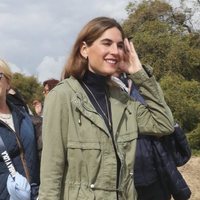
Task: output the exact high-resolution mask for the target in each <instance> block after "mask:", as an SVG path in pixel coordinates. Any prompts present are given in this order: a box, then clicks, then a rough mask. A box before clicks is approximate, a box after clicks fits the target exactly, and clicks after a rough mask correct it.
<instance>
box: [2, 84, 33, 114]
mask: <svg viewBox="0 0 200 200" xmlns="http://www.w3.org/2000/svg"><path fill="white" fill-rule="evenodd" d="M6 98H7V100H8V101H10V102H12V103H13V104H15V105H16V106H19V107H20V108H21V109H24V110H25V111H26V112H27V113H28V114H30V113H31V111H30V109H29V107H28V105H27V104H26V103H25V101H24V99H23V97H22V95H21V94H20V92H19V91H18V89H16V88H12V87H11V88H10V89H9V91H8V93H7V97H6Z"/></svg>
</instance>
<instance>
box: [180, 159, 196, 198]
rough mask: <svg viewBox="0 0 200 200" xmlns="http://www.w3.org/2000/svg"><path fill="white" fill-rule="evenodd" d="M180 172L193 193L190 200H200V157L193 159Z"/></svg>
mask: <svg viewBox="0 0 200 200" xmlns="http://www.w3.org/2000/svg"><path fill="white" fill-rule="evenodd" d="M179 170H180V172H181V174H182V176H183V177H184V178H185V180H186V182H187V184H188V185H189V187H190V190H191V191H192V195H191V198H190V200H200V157H192V158H191V159H190V160H189V161H188V163H186V164H185V165H184V166H183V167H180V168H179Z"/></svg>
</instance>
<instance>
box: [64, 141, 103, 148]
mask: <svg viewBox="0 0 200 200" xmlns="http://www.w3.org/2000/svg"><path fill="white" fill-rule="evenodd" d="M67 148H68V149H83V150H100V149H101V148H100V144H99V142H73V141H69V142H68V145H67Z"/></svg>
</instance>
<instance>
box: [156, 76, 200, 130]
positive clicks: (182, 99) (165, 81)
mask: <svg viewBox="0 0 200 200" xmlns="http://www.w3.org/2000/svg"><path fill="white" fill-rule="evenodd" d="M160 84H161V87H162V89H163V91H164V93H165V99H166V101H167V103H168V104H169V106H170V108H171V110H172V112H173V115H174V118H175V120H176V121H177V122H178V123H180V125H181V126H182V127H183V128H184V129H185V130H186V131H187V132H189V131H192V130H193V129H195V128H196V126H197V124H198V123H200V101H199V99H200V83H199V82H198V81H194V80H192V81H187V80H185V79H184V78H183V77H182V76H181V75H176V74H172V73H169V74H167V75H165V76H164V77H163V78H162V79H161V81H160Z"/></svg>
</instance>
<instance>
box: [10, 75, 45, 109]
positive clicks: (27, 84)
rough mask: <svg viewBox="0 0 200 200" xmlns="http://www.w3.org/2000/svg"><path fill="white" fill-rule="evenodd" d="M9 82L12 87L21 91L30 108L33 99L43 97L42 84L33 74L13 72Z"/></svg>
mask: <svg viewBox="0 0 200 200" xmlns="http://www.w3.org/2000/svg"><path fill="white" fill-rule="evenodd" d="M11 84H12V87H13V88H16V89H17V90H18V91H19V92H20V93H21V95H22V97H23V98H24V100H25V102H26V103H27V104H28V105H29V107H30V108H32V102H33V100H35V99H39V100H42V99H43V95H42V85H41V84H40V83H39V82H38V80H37V78H36V77H34V76H25V75H23V74H20V73H14V74H13V79H12V83H11Z"/></svg>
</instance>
